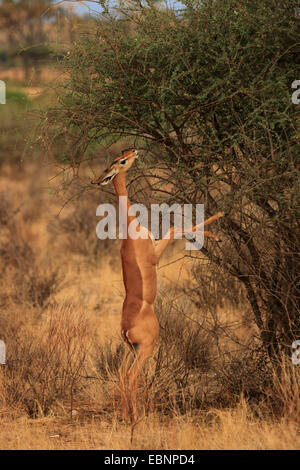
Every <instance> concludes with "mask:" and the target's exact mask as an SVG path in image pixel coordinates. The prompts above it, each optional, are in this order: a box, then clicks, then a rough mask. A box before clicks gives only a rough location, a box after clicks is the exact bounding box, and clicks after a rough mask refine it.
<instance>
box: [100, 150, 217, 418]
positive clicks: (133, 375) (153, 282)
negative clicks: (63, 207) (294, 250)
mask: <svg viewBox="0 0 300 470" xmlns="http://www.w3.org/2000/svg"><path fill="white" fill-rule="evenodd" d="M124 158H126V159H127V163H126V166H124V167H122V166H121V165H120V161H123V159H124ZM135 158H137V152H136V151H135V150H131V151H130V152H127V153H126V154H125V155H122V156H121V157H118V158H117V159H115V160H114V162H113V163H112V165H111V166H110V167H109V168H108V169H107V170H106V171H105V173H104V174H103V175H102V176H101V177H100V178H97V179H96V180H94V181H92V183H93V184H106V182H105V181H104V180H105V178H107V175H110V174H115V175H114V176H113V178H112V180H111V181H112V183H113V185H114V188H115V192H116V195H117V197H118V198H119V197H120V196H126V197H127V208H128V209H129V207H130V202H129V199H128V194H127V190H126V171H127V170H128V169H129V168H130V167H131V165H132V164H133V162H134V160H135ZM103 181H104V183H103ZM222 215H223V213H221V212H219V213H217V214H216V215H214V216H213V217H211V218H209V219H208V220H206V221H205V222H204V223H203V224H200V225H199V226H197V227H196V226H194V227H193V228H192V230H196V228H199V227H200V226H201V225H202V226H205V225H208V224H210V223H212V222H214V221H215V220H217V219H218V218H219V217H222ZM134 218H135V217H134V216H129V215H128V213H127V222H128V223H127V226H129V224H130V222H131V221H132V220H133V219H134ZM176 230H177V229H176V228H174V227H173V228H171V230H170V231H169V234H168V236H169V238H165V239H163V240H160V241H158V242H157V243H156V244H154V243H153V240H152V239H151V235H150V233H149V238H147V239H142V238H138V239H136V240H133V239H131V238H130V237H129V234H128V233H127V238H126V239H124V240H122V246H121V259H122V270H123V281H124V286H125V291H126V297H125V300H124V303H123V310H122V319H121V335H122V338H123V340H124V341H125V343H126V344H127V346H128V347H129V349H130V350H131V351H132V352H134V354H135V358H134V361H133V363H132V365H131V366H130V367H128V358H127V357H126V356H125V357H124V360H123V362H122V364H121V367H120V369H119V376H120V383H121V393H122V407H123V415H124V416H128V414H129V415H130V417H131V419H133V420H134V422H135V421H136V419H137V416H138V413H137V401H136V388H137V378H138V376H139V374H140V372H141V370H142V368H143V366H144V364H145V362H146V360H147V359H148V358H149V356H150V355H151V354H152V352H153V349H154V346H155V344H156V342H157V340H158V336H159V324H158V320H157V317H156V315H155V313H154V309H153V304H154V300H155V296H156V290H157V270H156V267H157V264H158V262H159V259H160V257H161V255H162V253H163V252H164V251H165V249H166V247H167V245H168V243H169V242H170V240H172V239H174V232H175V231H176ZM204 235H205V236H207V237H212V238H214V239H215V240H216V241H219V238H218V237H217V236H215V235H214V234H212V233H211V232H208V231H204ZM127 390H128V391H129V397H130V400H129V402H128V400H127V394H126V391H127Z"/></svg>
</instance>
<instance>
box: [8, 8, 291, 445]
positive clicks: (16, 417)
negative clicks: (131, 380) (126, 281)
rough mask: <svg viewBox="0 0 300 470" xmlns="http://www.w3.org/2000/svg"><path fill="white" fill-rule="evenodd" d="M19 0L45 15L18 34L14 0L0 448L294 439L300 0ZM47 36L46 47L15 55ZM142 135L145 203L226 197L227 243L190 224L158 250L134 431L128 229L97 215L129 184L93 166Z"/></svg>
mask: <svg viewBox="0 0 300 470" xmlns="http://www.w3.org/2000/svg"><path fill="white" fill-rule="evenodd" d="M21 3H22V8H24V9H25V11H26V12H27V13H26V14H28V15H29V13H28V12H29V11H31V10H30V9H28V8H29V6H30V8H32V9H33V10H32V11H34V12H40V10H39V8H44V7H45V6H47V8H49V13H47V15H48V16H47V15H46V17H45V18H44V20H43V21H40V14H39V13H38V14H36V13H32V14H30V15H31V16H30V15H29V16H27V17H26V15H25V14H24V15H23V16H22V18H23V20H24V18H31V20H32V22H33V23H34V24H35V28H36V29H34V28H32V29H30V33H31V36H29V32H28V31H29V30H27V29H26V28H27V26H28V23H26V19H25V26H24V31H23V36H22V37H23V39H21V36H20V37H19V38H15V37H13V38H12V37H10V27H9V26H7V25H9V21H12V19H11V18H15V15H12V14H11V13H9V12H11V11H12V10H13V9H14V8H15V6H16V5H15V2H13V1H5V2H2V3H1V5H0V18H1V19H0V22H1V24H4V23H3V21H4V16H3V14H2V13H3V11H4V10H3V8H4V9H6V10H5V12H6V16H5V18H6V23H5V24H6V26H5V28H6V31H7V35H5V34H4V32H3V31H5V28H4V26H3V29H1V31H2V33H1V34H3V36H1V38H0V39H1V47H2V49H3V53H2V55H1V54H0V60H1V57H2V61H1V67H0V79H5V81H6V85H7V104H6V105H0V122H1V131H0V132H1V133H0V165H1V166H0V171H1V181H0V193H1V198H0V227H1V231H0V271H1V284H0V339H1V340H4V341H5V343H6V345H7V363H6V365H2V366H1V365H0V416H1V421H2V426H1V429H0V448H1V449H7V448H8V449H18V448H26V449H32V448H39V449H70V448H84V449H108V448H109V449H121V448H123V449H126V448H158V449H188V448H192V449H193V448H194V449H297V448H299V425H300V423H299V416H300V400H299V397H300V365H298V366H297V365H294V364H293V363H292V361H291V355H292V347H291V345H292V342H293V341H294V340H296V339H300V331H299V330H300V324H299V318H300V317H299V303H300V300H299V289H300V281H299V265H300V259H299V252H300V249H299V248H300V247H299V239H300V237H299V235H300V234H299V169H300V167H299V114H297V113H299V110H298V108H297V106H295V104H293V103H292V101H291V94H292V89H291V84H292V82H293V81H294V80H295V79H297V78H299V77H298V76H299V68H300V67H299V25H300V22H299V21H298V20H297V19H296V17H295V11H294V6H291V3H290V2H287V1H285V0H276V1H275V0H260V1H258V0H251V1H250V0H243V1H240V2H236V1H234V0H214V1H213V0H208V1H204V2H201V4H200V3H199V2H197V1H194V0H184V1H182V4H183V9H182V10H180V11H176V10H175V9H173V8H170V7H169V8H165V7H163V6H162V5H160V4H157V3H152V2H150V1H148V2H142V3H140V2H135V1H132V2H130V4H128V3H127V4H126V5H123V4H119V5H115V6H114V8H112V7H111V5H110V4H109V3H108V2H102V3H101V5H102V8H103V14H102V15H101V16H99V17H98V18H80V17H77V16H76V15H73V16H72V15H70V14H69V13H68V14H67V15H65V17H64V19H63V20H62V17H63V11H61V10H60V9H57V10H53V9H52V5H51V2H25V1H24V2H21ZM46 3H47V5H46ZM29 4H30V5H29ZM34 4H35V5H34ZM44 4H45V5H44ZM19 11H20V10H18V12H19ZM47 11H48V10H47ZM7 12H8V13H7ZM16 21H19V22H20V21H21V19H19V20H16ZM49 24H51V28H49ZM21 30H22V28H21ZM35 31H37V33H36V34H35ZM27 32H28V34H27ZM25 33H26V34H25ZM14 41H15V42H14ZM22 41H23V43H22ZM37 44H39V47H41V49H40V50H43V51H44V52H45V51H46V50H47V51H48V52H49V51H51V53H50V54H48V52H47V54H44V55H43V58H41V56H40V57H39V58H38V59H37V62H35V59H36V56H35V58H34V59H33V58H32V57H30V61H29V62H27V65H26V64H25V62H24V57H21V56H19V55H16V54H15V51H16V49H17V48H18V47H20V48H22V47H23V49H26V50H29V51H30V50H31V51H32V50H34V49H35V46H36V45H37ZM25 55H26V54H25ZM28 60H29V59H28ZM28 64H29V65H28ZM12 70H13V71H14V74H13V75H11V71H12ZM17 72H18V73H17ZM129 146H134V147H135V148H137V149H139V153H140V155H141V158H140V159H139V160H137V161H136V163H135V165H134V166H133V167H132V169H131V172H130V175H129V191H130V196H131V199H132V200H133V201H134V202H142V203H144V204H146V205H147V206H148V207H149V205H150V204H151V203H153V202H156V203H162V202H166V203H169V204H171V203H174V202H176V203H180V204H185V203H191V204H193V205H195V204H196V203H204V204H205V214H206V216H207V217H208V216H209V215H212V214H213V213H215V212H217V211H219V210H222V211H224V212H225V217H224V218H223V219H221V220H220V221H219V222H218V223H217V224H216V227H215V228H214V230H215V231H217V232H218V234H219V235H220V237H221V238H222V243H219V244H216V243H215V242H212V241H206V242H205V245H204V247H203V249H202V251H201V252H196V254H195V252H187V251H186V250H184V243H183V242H180V241H176V242H174V243H172V244H171V245H170V247H169V248H168V250H167V252H166V253H165V254H164V257H163V259H162V261H161V263H160V266H159V271H158V273H159V294H158V296H157V301H156V305H155V310H156V313H157V315H158V318H159V322H160V325H161V334H160V340H159V343H158V345H157V347H156V349H155V353H154V356H153V357H152V358H151V359H150V360H149V362H148V364H147V367H146V368H145V371H144V373H143V376H142V379H141V383H140V390H139V396H140V397H141V400H140V403H141V405H140V412H141V414H142V416H144V417H143V419H142V420H141V421H140V423H139V424H138V425H137V426H136V428H135V429H134V435H133V440H131V438H132V429H131V428H130V425H129V424H128V423H126V422H124V421H122V419H121V410H120V392H119V388H118V374H117V370H118V367H119V364H120V361H121V360H122V357H123V354H124V347H123V344H122V343H121V341H120V337H119V320H120V313H121V306H122V299H123V284H122V279H121V266H120V257H119V246H120V242H119V241H118V240H111V241H109V240H106V241H101V240H98V239H97V237H96V233H95V228H96V224H97V218H96V215H95V214H96V208H97V205H98V204H99V203H100V202H104V201H105V202H108V201H114V202H115V199H114V195H113V192H112V189H111V188H110V187H109V186H107V188H108V189H106V190H105V191H100V190H99V189H98V188H96V189H95V188H94V187H92V186H91V185H90V179H91V178H92V177H93V175H95V174H97V175H98V174H99V171H102V169H103V168H104V166H106V165H107V162H108V161H110V160H111V159H112V158H113V157H115V156H117V155H119V154H120V153H121V151H122V149H123V148H126V147H129Z"/></svg>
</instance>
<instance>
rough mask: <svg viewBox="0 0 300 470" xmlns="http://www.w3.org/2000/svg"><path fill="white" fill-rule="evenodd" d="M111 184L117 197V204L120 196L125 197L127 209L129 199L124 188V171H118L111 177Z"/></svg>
mask: <svg viewBox="0 0 300 470" xmlns="http://www.w3.org/2000/svg"><path fill="white" fill-rule="evenodd" d="M113 185H114V188H115V192H116V195H117V198H118V204H119V202H120V200H119V198H120V196H123V197H126V198H127V210H128V209H129V207H130V201H129V198H128V192H127V188H126V173H118V174H117V175H116V176H115V177H114V179H113Z"/></svg>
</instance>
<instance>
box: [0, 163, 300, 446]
mask: <svg viewBox="0 0 300 470" xmlns="http://www.w3.org/2000/svg"><path fill="white" fill-rule="evenodd" d="M2 175H3V178H2V181H1V184H0V193H1V201H0V224H1V232H0V254H1V256H0V268H1V273H2V276H3V278H4V279H5V282H4V283H2V284H1V286H0V308H1V317H0V339H4V341H5V342H6V345H7V365H6V366H2V367H1V366H0V367H1V368H0V416H1V428H0V449H130V448H135V449H297V448H299V416H300V408H299V407H300V402H299V396H300V367H299V368H297V367H295V366H291V364H289V363H286V362H285V363H284V366H283V367H282V368H281V375H280V376H278V374H276V371H274V370H273V368H271V367H270V364H268V363H267V361H266V359H265V357H264V355H263V354H262V353H261V352H260V350H259V349H258V348H257V344H256V341H255V335H256V331H255V329H254V328H253V325H252V322H251V320H249V310H248V308H247V305H246V303H245V299H244V297H243V293H242V292H238V291H237V290H236V291H235V292H234V298H235V302H231V301H230V296H227V295H226V292H230V291H233V289H234V288H235V287H234V286H231V285H230V282H229V281H228V282H227V281H226V282H225V281H224V286H222V287H219V289H221V288H222V289H223V290H222V292H221V293H220V292H219V294H220V295H219V296H218V298H219V302H218V304H217V303H216V302H215V304H214V305H212V304H213V303H214V297H215V296H216V295H218V291H217V284H213V285H211V286H210V287H209V288H207V291H206V292H205V293H201V295H200V294H199V285H200V284H199V278H200V279H201V272H200V271H199V269H198V270H197V273H196V274H197V276H198V277H197V276H196V275H195V272H194V271H193V269H192V268H193V266H192V264H191V261H189V260H186V259H184V260H182V261H181V262H176V263H173V262H174V261H176V259H177V257H178V254H179V257H180V250H181V249H182V244H180V242H178V244H177V245H175V243H174V244H172V246H171V247H170V249H169V250H168V252H167V253H166V255H165V256H164V258H163V260H162V261H161V264H160V269H159V295H158V298H157V302H156V307H155V308H156V312H157V314H158V316H159V321H160V324H161V337H160V341H159V343H158V345H157V347H156V350H155V354H154V356H153V358H151V359H150V360H149V362H148V365H147V368H146V370H145V372H144V373H143V376H142V380H141V386H140V392H139V393H140V396H141V398H142V399H141V400H140V403H142V404H143V406H141V410H140V411H141V413H144V412H145V416H144V418H143V419H142V420H141V422H140V423H139V424H138V426H137V427H136V429H135V434H134V440H133V443H132V444H131V443H130V435H131V429H130V426H129V425H128V424H126V423H124V422H122V420H121V416H120V395H119V389H118V378H117V368H118V365H119V363H120V361H121V359H122V356H123V346H122V344H121V342H120V338H119V321H120V312H121V306H122V299H123V293H124V288H123V284H122V278H121V265H120V259H119V251H118V250H119V246H118V242H115V243H113V244H108V243H107V244H103V242H100V241H99V240H98V239H97V238H96V235H95V227H96V223H97V219H96V216H95V210H96V207H97V205H98V204H99V199H100V198H99V194H98V193H94V194H91V195H90V196H87V197H86V198H85V197H84V198H83V197H82V198H81V201H80V202H79V203H78V201H75V202H74V203H71V204H70V205H68V206H67V207H66V209H65V210H64V211H63V212H62V214H61V215H60V217H59V218H58V217H57V214H58V213H59V211H60V209H61V204H62V202H61V200H59V198H58V197H56V198H55V197H54V196H53V195H51V194H50V193H49V192H48V191H43V190H42V189H41V188H43V187H46V186H47V179H48V178H49V169H47V168H45V169H41V168H38V167H37V166H35V165H33V164H30V165H25V166H23V168H22V169H21V170H20V169H19V168H18V169H17V168H16V167H10V166H6V167H3V172H2ZM182 286H183V288H182ZM197 286H198V294H197V295H194V293H193V294H191V292H195V291H193V290H192V289H193V288H194V287H197ZM224 293H225V294H224ZM222 295H223V297H222ZM221 297H222V299H221ZM237 299H238V300H237ZM210 306H212V307H214V308H210Z"/></svg>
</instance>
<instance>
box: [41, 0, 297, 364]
mask: <svg viewBox="0 0 300 470" xmlns="http://www.w3.org/2000/svg"><path fill="white" fill-rule="evenodd" d="M182 3H183V5H184V9H183V10H182V11H181V12H180V14H179V13H178V12H176V10H174V9H172V8H168V9H162V8H159V7H157V6H155V5H154V4H152V2H145V3H143V4H142V5H140V4H139V2H135V1H134V2H132V3H131V5H132V7H124V6H123V7H122V6H121V5H119V6H116V7H115V8H114V9H110V8H109V6H108V3H106V2H105V1H104V2H102V4H103V6H104V7H106V10H105V13H104V15H103V16H102V17H101V18H100V19H99V20H98V21H97V22H96V23H95V27H94V29H93V28H91V30H90V32H89V33H85V34H84V35H82V37H81V38H80V40H79V41H78V42H77V43H76V44H74V47H73V49H72V50H71V51H70V54H69V55H68V56H67V58H66V59H65V60H64V67H65V70H66V72H67V73H68V77H69V78H68V80H67V81H66V83H65V84H64V85H63V86H62V89H61V90H60V91H59V92H58V94H59V102H58V104H57V106H55V107H52V108H51V109H49V110H48V112H47V115H46V120H44V121H43V122H42V123H41V132H42V135H43V138H44V141H45V143H46V148H48V150H49V151H50V152H51V155H52V156H54V158H57V159H58V160H59V161H60V162H61V163H63V164H65V165H71V166H73V167H75V168H77V169H78V168H79V167H80V165H81V163H82V161H84V160H86V159H87V158H89V155H91V152H90V151H91V150H93V151H94V150H95V148H96V147H97V145H100V144H102V145H105V146H107V147H108V146H109V145H110V144H111V143H113V142H116V141H118V140H119V139H124V138H127V139H130V141H131V142H132V145H134V146H135V147H136V148H138V149H139V150H140V151H142V150H144V151H145V152H144V156H143V159H142V161H140V163H137V165H136V166H135V167H134V168H133V169H132V172H133V173H132V174H133V175H134V176H135V178H134V182H135V185H134V186H135V192H134V193H133V200H138V201H139V202H145V201H146V202H148V203H150V201H151V202H166V203H173V202H177V203H181V204H184V203H191V204H193V205H195V203H205V208H206V216H209V215H211V214H213V213H215V212H216V211H218V210H223V211H224V212H225V213H226V217H224V218H223V219H222V220H221V221H220V222H218V223H219V227H220V231H221V232H222V240H223V243H222V244H219V245H218V246H216V245H215V244H214V243H213V242H210V243H209V244H207V245H205V246H204V248H203V249H202V252H203V253H204V254H205V255H206V256H207V258H208V259H210V260H211V261H212V262H213V263H214V264H215V265H216V266H218V267H219V268H220V273H222V272H224V270H225V271H226V272H227V273H228V275H230V276H231V277H233V278H234V279H236V280H238V282H240V283H242V285H243V286H244V287H243V288H244V289H245V293H246V296H247V302H249V305H250V306H251V310H252V319H253V322H254V323H255V324H256V326H257V327H258V330H259V332H260V341H261V343H262V345H263V346H264V348H265V350H266V351H268V354H269V356H270V357H272V358H274V357H275V356H276V355H277V354H279V352H280V351H281V350H284V351H285V352H286V353H288V354H289V353H290V345H291V342H292V340H293V339H294V338H297V337H299V335H300V323H299V319H300V315H299V305H300V280H299V268H300V257H299V253H300V246H299V243H300V241H299V240H300V236H299V235H300V233H299V232H300V231H299V220H300V219H299V209H300V205H299V201H300V198H299V181H300V178H299V118H297V107H296V106H295V105H294V104H293V103H292V101H291V93H292V89H291V84H292V82H293V81H294V80H295V79H297V78H298V75H299V70H300V64H299V54H298V52H299V24H300V22H299V21H297V19H296V18H295V13H294V7H293V5H292V4H291V2H289V1H287V0H244V1H243V2H236V1H235V0H207V1H205V2H201V4H200V3H199V2H198V1H196V0H183V2H182ZM297 74H298V75H297ZM62 123H63V125H62ZM134 171H135V172H136V173H134ZM145 188H147V190H145ZM193 256H196V255H195V254H193ZM220 275H222V274H220Z"/></svg>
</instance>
